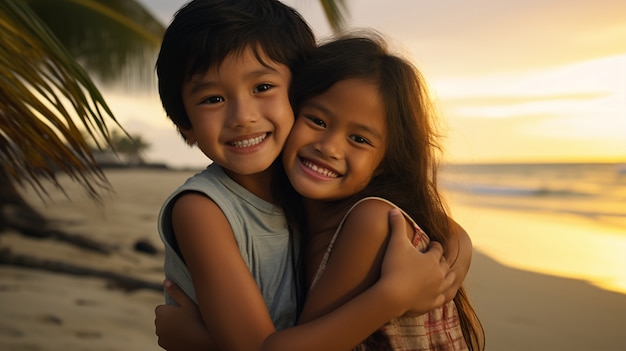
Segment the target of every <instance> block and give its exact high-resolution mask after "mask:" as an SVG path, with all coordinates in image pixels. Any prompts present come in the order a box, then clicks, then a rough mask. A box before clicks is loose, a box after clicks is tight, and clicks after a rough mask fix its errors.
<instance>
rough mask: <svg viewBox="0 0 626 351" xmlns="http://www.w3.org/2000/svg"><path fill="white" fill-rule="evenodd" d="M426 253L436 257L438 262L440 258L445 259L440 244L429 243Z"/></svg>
mask: <svg viewBox="0 0 626 351" xmlns="http://www.w3.org/2000/svg"><path fill="white" fill-rule="evenodd" d="M426 252H428V253H429V254H432V255H436V256H437V257H438V258H439V259H440V260H441V259H442V258H443V259H445V257H444V256H443V246H441V244H440V243H438V242H436V241H431V242H430V244H429V245H428V251H426Z"/></svg>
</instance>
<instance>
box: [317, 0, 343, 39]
mask: <svg viewBox="0 0 626 351" xmlns="http://www.w3.org/2000/svg"><path fill="white" fill-rule="evenodd" d="M320 4H321V5H322V9H323V10H324V14H325V15H326V19H327V20H328V24H329V25H330V27H331V28H332V30H333V32H335V33H337V32H340V31H341V29H342V28H343V26H344V25H345V22H346V21H345V16H344V14H345V13H347V8H346V3H345V0H320Z"/></svg>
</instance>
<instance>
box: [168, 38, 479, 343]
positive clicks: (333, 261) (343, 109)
mask: <svg viewBox="0 0 626 351" xmlns="http://www.w3.org/2000/svg"><path fill="white" fill-rule="evenodd" d="M318 50H319V51H316V53H315V55H313V57H312V58H311V60H310V61H307V66H306V69H305V72H303V73H302V74H296V75H295V76H294V79H293V81H292V89H293V103H294V107H295V109H296V111H299V113H298V116H297V119H296V123H295V125H294V129H293V130H292V134H291V135H290V138H289V141H288V142H287V144H286V147H285V149H284V154H283V162H284V165H285V170H286V172H285V174H286V175H288V176H289V181H291V182H292V183H293V186H294V189H295V190H296V191H297V192H298V193H300V194H302V195H303V196H304V197H305V199H301V197H300V196H299V195H298V194H296V193H295V192H294V191H293V190H294V189H288V190H291V191H286V192H284V191H283V192H282V193H281V195H282V196H280V198H281V199H282V200H283V202H282V205H283V208H285V211H286V214H287V215H288V218H289V219H290V221H291V224H292V225H293V226H295V227H297V228H299V229H300V230H301V231H302V232H306V233H308V234H309V239H308V241H307V243H306V246H305V262H306V266H305V272H306V282H307V286H310V290H309V295H308V296H307V300H306V303H305V305H304V309H303V311H302V314H301V316H300V319H299V324H304V323H307V322H309V321H312V320H316V319H318V318H320V317H322V316H324V315H326V314H328V313H329V312H331V311H334V310H336V309H337V308H338V307H339V306H342V305H345V304H346V303H348V301H349V300H352V299H353V298H354V297H356V296H357V295H359V294H360V293H362V292H364V291H365V290H367V289H368V288H369V287H370V286H372V285H373V284H374V283H375V282H376V281H377V280H378V279H379V277H380V271H381V262H382V257H383V255H384V253H385V248H386V245H387V240H388V239H387V237H388V233H389V228H388V224H387V223H386V221H387V213H388V212H389V210H390V209H393V208H395V206H394V205H392V204H391V203H389V202H386V201H381V200H379V199H374V198H371V196H379V197H384V198H387V199H389V200H391V201H393V202H394V203H397V204H398V205H399V206H400V207H401V208H403V209H405V211H407V213H409V214H410V215H411V217H413V218H416V219H418V222H419V223H421V224H422V225H423V227H424V228H425V229H426V230H427V232H430V231H432V232H433V233H434V234H435V235H433V238H435V239H438V240H439V241H441V242H442V243H443V244H444V246H445V247H446V253H447V255H448V256H449V257H453V258H454V257H457V256H459V258H460V260H461V261H464V262H459V265H460V266H463V265H464V264H466V265H467V266H469V258H468V257H467V255H462V254H461V255H459V252H462V251H463V250H460V247H467V246H468V245H469V247H471V244H468V243H467V242H463V243H459V242H456V241H454V240H453V241H451V242H450V243H447V242H446V239H447V237H448V235H447V233H448V231H449V230H450V229H451V228H450V227H453V228H458V227H457V226H456V224H454V223H453V224H452V225H450V223H448V218H447V216H446V213H445V211H444V209H443V206H442V204H441V201H440V199H439V196H438V194H437V192H436V187H435V184H434V180H435V178H434V171H435V167H434V162H433V158H432V152H433V151H432V150H431V149H432V147H433V145H434V141H433V131H432V129H431V126H430V121H429V120H428V119H424V118H428V117H430V115H429V114H428V113H425V110H424V109H423V107H425V106H426V99H425V97H424V96H423V95H422V94H423V92H422V90H421V89H422V88H421V82H420V79H419V76H418V75H417V73H416V72H415V71H414V70H413V68H412V67H411V66H410V65H409V64H407V63H406V62H405V61H403V60H400V59H398V58H396V57H393V56H390V55H388V54H387V53H386V51H385V49H384V47H382V46H381V45H380V44H379V43H378V42H377V41H374V40H370V39H366V38H346V39H341V40H338V41H336V42H332V43H330V44H326V45H323V46H321V47H320V48H319V49H318ZM391 85H393V86H391ZM387 91H388V92H389V94H383V92H387ZM416 98H417V100H413V99H416ZM404 131H405V132H407V133H411V134H410V135H404V134H403V132H404ZM412 139H418V140H416V141H417V143H414V141H413V140H412ZM409 151H411V152H410V153H409ZM412 151H415V152H412ZM403 155H410V156H411V157H414V158H415V160H416V164H417V165H419V167H413V168H412V169H406V168H407V166H409V167H410V166H411V165H410V163H411V162H412V161H411V160H407V159H406V157H405V156H403ZM409 158H410V157H409ZM431 172H432V173H431ZM394 173H397V174H394ZM285 174H283V178H277V179H278V181H277V182H276V183H277V184H278V185H279V186H277V187H276V188H277V189H284V185H285V184H286V183H287V179H285V177H284V176H285ZM394 182H395V183H394ZM386 183H390V184H388V185H387V186H384V184H386ZM353 205H354V207H352V206H353ZM302 208H304V209H305V216H304V217H302V216H298V214H299V213H301V209H302ZM383 216H384V221H381V219H382V218H383ZM344 217H345V219H344ZM407 218H408V217H407ZM406 223H409V224H411V226H410V232H411V233H412V236H414V235H413V233H415V232H416V228H418V227H417V226H416V225H414V223H413V222H409V221H407V222H406ZM337 233H340V234H337ZM455 238H464V239H466V238H467V237H466V236H463V235H459V236H455ZM412 239H414V240H413V241H414V243H415V244H416V245H418V246H419V247H420V248H424V247H426V245H427V242H428V240H429V239H428V237H427V236H426V235H425V234H423V233H421V234H420V235H417V236H416V237H415V238H412ZM357 240H358V241H357ZM353 242H358V245H356V246H357V247H356V249H355V248H354V247H353V246H354V245H352V243H353ZM467 266H466V267H467ZM318 267H319V269H318ZM417 269H419V267H418V268H417ZM461 275H462V276H464V272H462V274H461ZM461 280H462V279H461ZM456 290H457V289H456V288H455V289H453V291H454V292H453V293H452V294H451V295H454V293H456ZM170 293H171V295H172V297H175V299H177V301H179V303H180V304H181V306H183V308H186V307H191V306H193V305H192V304H191V303H188V300H184V297H183V296H181V295H180V294H179V293H178V292H176V291H170ZM460 294H463V292H462V290H461V292H460ZM451 298H452V297H451V296H450V299H451ZM181 299H183V300H181ZM424 300H427V299H424ZM457 301H458V306H460V307H459V308H458V309H457V304H456V303H457ZM464 302H466V298H465V296H464V295H459V296H457V297H455V302H450V303H448V304H446V305H445V308H439V309H436V310H433V311H432V312H429V313H428V314H427V315H424V316H421V317H417V318H409V317H406V318H400V319H396V320H393V321H392V322H390V324H388V325H386V326H385V327H384V328H382V329H380V330H378V331H377V332H375V333H374V334H373V335H372V336H370V337H369V338H368V339H367V340H366V341H365V342H363V343H362V344H360V345H359V346H358V348H359V349H371V350H386V349H398V350H400V349H403V350H429V349H440V350H441V349H443V350H455V349H459V350H463V349H467V347H466V346H465V345H466V341H465V340H466V339H465V338H464V336H463V331H462V328H461V325H465V324H463V323H465V322H466V321H467V327H466V330H467V340H468V342H467V344H469V345H470V346H471V348H472V349H480V348H481V347H482V346H481V345H480V344H479V343H480V342H481V339H480V338H481V330H480V329H479V326H477V327H476V330H474V329H473V328H474V327H473V325H472V324H471V323H474V322H475V321H476V320H474V319H471V317H473V316H474V315H473V312H472V311H471V308H470V307H469V305H467V306H465V305H464V304H463V303H464ZM427 306H428V303H427V301H424V305H422V309H421V310H420V309H419V308H416V310H419V311H420V312H421V313H419V314H423V313H425V312H427V311H428V310H430V309H431V308H430V307H427ZM431 306H432V305H431ZM376 307H378V306H376ZM376 307H374V306H373V307H372V310H374V309H375V308H376ZM466 308H467V309H466ZM457 311H460V312H465V311H467V312H468V313H467V314H464V313H460V317H461V318H459V313H457ZM158 319H159V318H158V315H157V322H158ZM162 319H163V318H162ZM196 321H198V323H196V326H198V325H200V326H201V323H200V322H201V319H200V318H199V316H197V315H196ZM188 324H189V323H187V324H186V325H188ZM157 327H158V323H157ZM172 327H176V325H173V326H172ZM157 329H158V328H157ZM166 329H169V330H165V331H167V332H169V333H173V330H172V329H171V328H166ZM183 329H185V328H183ZM198 329H202V328H197V329H195V330H198ZM345 329H350V326H349V327H347V328H345ZM183 331H184V330H183ZM157 332H158V330H157ZM185 332H186V335H189V331H185ZM347 332H349V331H347ZM177 333H178V332H175V333H174V334H177ZM407 335H412V336H413V337H410V338H409V337H407ZM159 337H160V339H162V338H163V335H162V334H159ZM283 340H284V339H281V338H268V339H267V340H266V343H265V344H264V346H265V347H268V348H275V349H281V346H282V345H285V344H284V343H283V342H284V341H283ZM170 344H171V343H170ZM403 345H404V346H403ZM179 346H180V345H179ZM352 346H354V344H351V346H349V347H352ZM337 349H347V348H337Z"/></svg>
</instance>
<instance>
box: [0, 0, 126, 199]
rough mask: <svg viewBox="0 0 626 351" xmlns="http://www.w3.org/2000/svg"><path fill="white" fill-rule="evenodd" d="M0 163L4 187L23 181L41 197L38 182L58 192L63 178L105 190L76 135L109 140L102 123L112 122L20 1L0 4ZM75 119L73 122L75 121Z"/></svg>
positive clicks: (89, 87) (95, 93) (84, 78)
mask: <svg viewBox="0 0 626 351" xmlns="http://www.w3.org/2000/svg"><path fill="white" fill-rule="evenodd" d="M0 32H2V36H0V86H1V87H2V94H1V95H0V161H1V162H2V168H3V170H2V172H0V173H2V175H3V176H2V178H7V179H0V181H4V182H5V184H3V188H5V189H9V190H11V191H14V190H15V189H14V187H13V186H12V184H13V183H14V182H15V183H16V184H19V185H21V186H24V185H25V183H28V184H30V185H32V186H33V187H35V189H38V190H41V191H43V192H44V193H45V188H44V187H43V186H42V184H41V182H40V180H41V179H47V180H50V181H52V182H53V183H54V184H56V185H57V187H59V188H60V185H59V183H58V181H57V178H56V174H57V172H64V173H67V174H68V175H69V176H70V177H71V178H73V179H74V180H76V181H77V182H78V183H80V184H82V185H83V186H84V187H85V189H86V190H87V191H88V193H89V194H91V195H94V196H95V195H97V191H96V188H95V187H94V186H105V187H106V186H107V182H106V178H105V177H104V174H103V173H102V171H101V170H100V169H99V167H98V165H97V164H96V162H95V160H94V158H93V156H92V154H91V151H90V149H89V147H88V145H87V143H86V141H85V139H84V138H83V136H82V135H81V132H80V129H79V127H82V128H84V130H86V131H87V133H88V134H89V135H90V136H91V137H92V138H96V139H98V138H101V140H104V142H105V143H108V140H109V132H108V130H107V127H106V123H105V121H106V120H107V119H108V120H110V121H111V122H113V123H115V124H117V121H116V120H115V118H114V117H113V114H112V112H111V110H110V109H109V108H108V106H107V105H106V103H105V101H104V99H103V98H102V96H101V95H100V93H99V92H98V89H97V88H96V87H95V86H94V85H93V83H92V82H91V80H90V79H89V76H88V75H87V74H86V73H85V71H84V70H83V69H82V68H81V67H80V66H79V65H78V64H77V63H76V61H75V60H74V59H73V57H72V56H71V55H70V54H69V53H68V52H66V51H65V50H64V49H63V47H62V46H61V45H60V43H59V42H58V41H57V40H56V38H55V37H54V35H52V34H51V33H50V31H49V30H48V29H47V28H46V27H45V26H44V25H42V24H41V22H39V21H38V20H37V17H36V15H34V14H33V13H32V11H31V10H30V8H29V7H28V6H26V3H25V2H23V1H19V0H4V1H2V2H0ZM73 117H76V120H77V121H76V122H78V123H79V124H78V125H77V124H76V123H75V121H74V118H73Z"/></svg>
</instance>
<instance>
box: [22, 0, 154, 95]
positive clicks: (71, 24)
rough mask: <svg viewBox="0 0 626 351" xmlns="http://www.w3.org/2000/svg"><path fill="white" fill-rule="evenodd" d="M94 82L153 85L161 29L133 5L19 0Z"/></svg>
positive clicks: (109, 0)
mask: <svg viewBox="0 0 626 351" xmlns="http://www.w3.org/2000/svg"><path fill="white" fill-rule="evenodd" d="M22 1H26V2H27V3H28V5H29V7H30V8H31V9H32V10H33V11H34V12H35V13H36V14H37V16H38V17H39V18H40V19H41V20H42V22H43V23H45V24H46V25H47V26H48V27H49V28H50V30H51V31H52V32H53V33H54V35H55V36H56V37H57V38H58V39H59V41H60V42H61V44H62V45H63V46H64V47H65V48H67V50H68V51H69V52H70V53H71V54H72V56H73V57H74V58H75V59H76V60H77V61H78V62H79V63H81V64H82V65H83V67H85V69H86V70H87V71H88V72H90V74H93V75H94V77H96V78H98V80H99V81H101V82H103V83H105V84H110V83H118V82H125V83H127V84H137V82H145V83H148V84H152V83H153V80H152V78H153V77H154V66H153V65H152V64H146V62H150V63H153V62H154V60H155V58H156V53H157V50H158V48H159V47H160V44H161V40H162V38H163V34H164V33H165V26H164V25H163V24H162V23H161V22H159V21H158V20H157V19H156V18H155V17H154V16H153V15H152V14H151V13H149V12H148V11H147V10H146V9H145V7H143V6H142V5H141V4H139V3H138V2H137V1H130V0H22Z"/></svg>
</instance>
